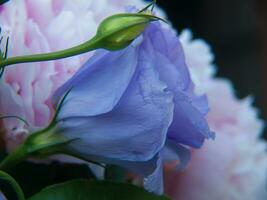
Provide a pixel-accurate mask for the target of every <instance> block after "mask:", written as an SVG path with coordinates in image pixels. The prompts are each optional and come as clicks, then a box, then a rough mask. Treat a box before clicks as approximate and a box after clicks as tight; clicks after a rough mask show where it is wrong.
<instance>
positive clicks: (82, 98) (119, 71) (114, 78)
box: [53, 47, 137, 120]
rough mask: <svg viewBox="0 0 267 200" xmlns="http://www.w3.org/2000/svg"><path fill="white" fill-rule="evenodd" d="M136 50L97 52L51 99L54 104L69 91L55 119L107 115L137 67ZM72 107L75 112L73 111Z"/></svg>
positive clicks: (131, 48)
mask: <svg viewBox="0 0 267 200" xmlns="http://www.w3.org/2000/svg"><path fill="white" fill-rule="evenodd" d="M136 51H137V50H136V49H135V48H133V47H129V48H127V49H126V50H123V51H118V52H106V51H102V50H100V52H101V53H98V54H97V55H96V56H94V57H93V58H92V59H90V60H89V61H88V62H87V63H86V64H85V65H84V66H83V67H82V68H81V70H79V71H78V73H77V74H75V75H74V77H73V78H71V79H70V80H69V81H68V82H67V83H65V84H64V85H63V86H62V87H60V88H59V89H58V90H57V91H56V92H55V95H54V97H53V99H54V103H55V104H57V103H58V101H59V99H60V97H62V96H63V95H64V93H66V92H67V91H68V90H69V89H70V88H72V90H71V92H70V93H69V95H68V96H67V98H66V100H65V102H64V106H63V107H62V109H61V111H60V113H59V117H58V120H60V119H63V118H68V117H83V116H95V115H98V114H103V113H106V112H109V111H110V110H112V109H113V108H114V106H115V105H116V104H117V103H118V102H119V100H120V98H121V96H122V94H123V93H124V92H125V90H126V89H127V87H128V85H129V83H130V81H131V79H132V77H133V75H134V73H135V70H136V66H137V52H136ZM74 108H75V109H74Z"/></svg>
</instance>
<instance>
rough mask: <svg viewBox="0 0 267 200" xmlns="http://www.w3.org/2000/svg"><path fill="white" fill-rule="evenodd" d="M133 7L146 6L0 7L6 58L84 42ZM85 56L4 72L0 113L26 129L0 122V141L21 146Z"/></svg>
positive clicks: (123, 1)
mask: <svg viewBox="0 0 267 200" xmlns="http://www.w3.org/2000/svg"><path fill="white" fill-rule="evenodd" d="M133 4H134V5H135V6H137V7H139V8H143V7H144V5H145V3H143V2H142V1H137V2H136V1H134V0H97V1H95V0H79V1H73V0H12V1H9V2H8V3H6V4H5V5H4V6H2V7H1V9H0V26H1V27H2V29H3V30H4V31H5V35H8V36H9V37H10V42H11V43H10V46H9V56H10V57H11V56H16V55H26V54H35V53H40V52H51V51H56V50H61V49H65V48H69V47H72V46H74V45H77V44H80V43H82V42H85V41H87V40H88V39H90V38H91V37H93V36H94V34H95V32H96V29H97V26H98V24H99V23H100V22H101V21H102V20H103V19H104V18H105V17H107V16H109V15H112V14H116V13H119V12H124V11H125V6H126V5H133ZM90 55H91V53H87V54H84V55H80V56H76V57H72V58H67V59H63V60H60V61H51V62H43V63H31V64H30V63H26V64H21V65H16V66H10V67H8V69H6V71H5V74H4V77H3V78H2V80H1V84H0V112H1V115H2V116H3V115H17V116H19V117H22V118H24V119H25V120H26V121H27V122H28V123H30V125H31V128H28V127H26V126H25V124H24V123H22V122H20V121H18V120H16V119H7V120H4V126H5V134H4V136H3V137H4V138H5V141H6V146H7V148H8V149H9V150H10V149H13V148H14V147H15V146H16V145H17V144H19V143H21V142H22V141H23V139H24V138H25V136H26V135H27V134H28V133H29V132H30V129H35V128H39V127H44V126H46V125H47V124H48V122H49V120H50V119H51V117H52V115H53V108H52V106H51V102H50V97H51V95H52V94H53V92H54V91H55V89H57V88H58V87H59V86H60V85H61V84H62V83H64V82H65V81H66V80H67V79H68V78H70V77H71V76H72V75H73V74H74V73H75V72H76V70H77V69H78V68H79V67H80V66H81V65H82V64H83V62H84V61H85V60H86V59H88V58H89V57H90ZM2 132H3V131H2ZM1 134H2V133H1Z"/></svg>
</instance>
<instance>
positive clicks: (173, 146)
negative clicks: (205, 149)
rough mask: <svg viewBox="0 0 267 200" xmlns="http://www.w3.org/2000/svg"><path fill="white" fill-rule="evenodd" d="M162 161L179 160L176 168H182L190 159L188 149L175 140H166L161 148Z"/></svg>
mask: <svg viewBox="0 0 267 200" xmlns="http://www.w3.org/2000/svg"><path fill="white" fill-rule="evenodd" d="M163 159H164V162H166V163H168V162H170V163H171V162H173V161H179V163H177V166H176V170H183V169H184V168H185V167H186V166H187V164H188V163H189V161H190V159H191V154H190V150H189V149H187V148H186V147H183V146H182V145H180V144H177V143H175V141H172V140H167V141H166V145H165V147H164V150H163Z"/></svg>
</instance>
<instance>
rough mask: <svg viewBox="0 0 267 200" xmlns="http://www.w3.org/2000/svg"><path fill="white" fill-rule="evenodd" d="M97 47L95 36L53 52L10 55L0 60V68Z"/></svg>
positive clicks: (84, 51) (62, 56)
mask: <svg viewBox="0 0 267 200" xmlns="http://www.w3.org/2000/svg"><path fill="white" fill-rule="evenodd" d="M97 48H99V47H98V40H97V39H95V38H92V39H91V40H89V41H88V42H86V43H83V44H80V45H78V46H75V47H72V48H69V49H65V50H61V51H57V52H53V53H43V54H35V55H29V56H18V57H11V58H7V59H5V60H1V61H0V69H1V68H3V67H5V66H8V65H14V64H19V63H30V62H42V61H49V60H58V59H62V58H67V57H71V56H75V55H79V54H82V53H86V52H89V51H92V50H95V49H97Z"/></svg>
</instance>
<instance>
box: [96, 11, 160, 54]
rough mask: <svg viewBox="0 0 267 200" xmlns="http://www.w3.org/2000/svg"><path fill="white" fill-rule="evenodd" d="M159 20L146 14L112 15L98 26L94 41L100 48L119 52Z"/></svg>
mask: <svg viewBox="0 0 267 200" xmlns="http://www.w3.org/2000/svg"><path fill="white" fill-rule="evenodd" d="M159 19H160V18H158V17H156V16H154V15H152V13H148V12H146V13H125V14H116V15H112V16H110V17H108V18H106V19H105V20H104V21H103V22H102V23H101V24H100V25H99V27H98V30H97V34H96V36H95V39H96V40H98V41H99V42H100V46H101V48H104V49H108V50H120V49H123V48H125V47H127V46H128V45H130V44H131V42H132V41H133V40H134V39H136V38H137V37H138V36H139V35H140V34H142V32H143V31H144V30H145V28H146V27H147V25H148V24H149V23H150V22H152V21H156V20H159Z"/></svg>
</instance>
